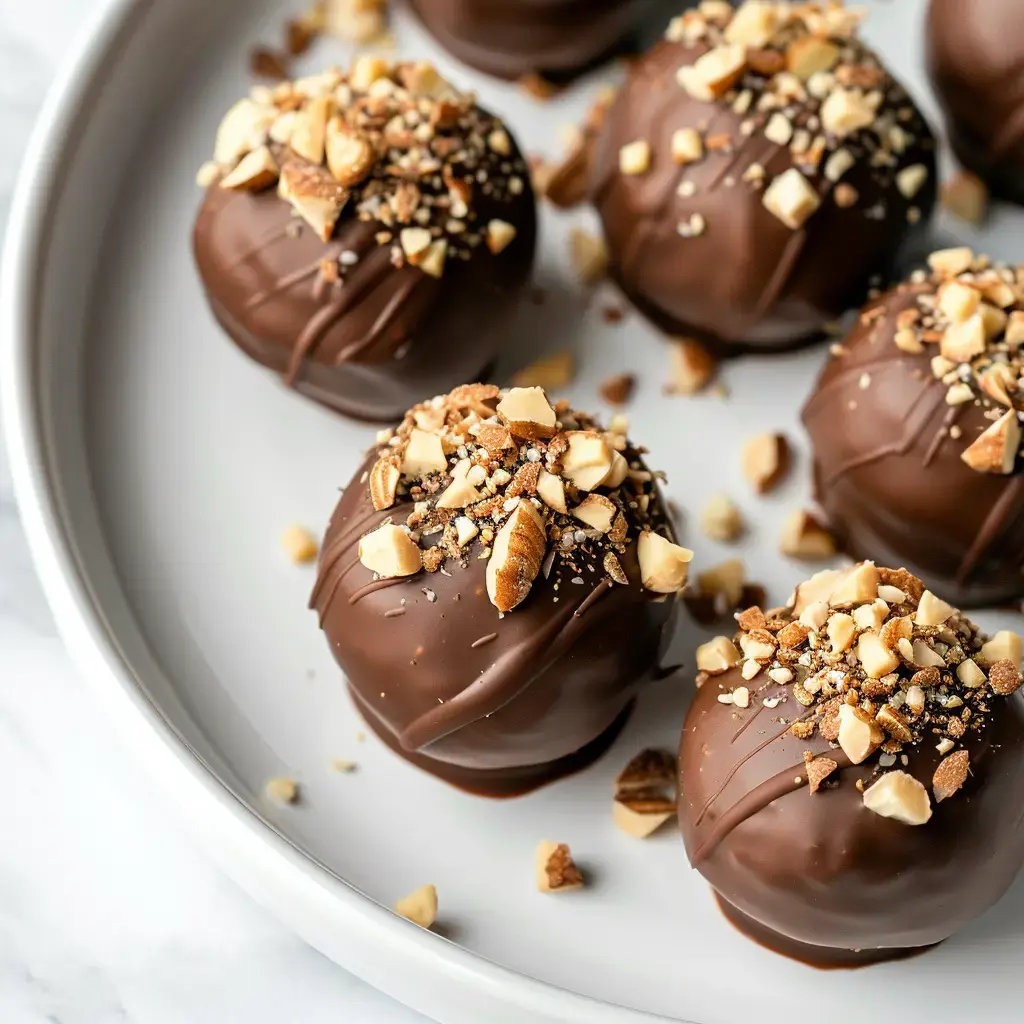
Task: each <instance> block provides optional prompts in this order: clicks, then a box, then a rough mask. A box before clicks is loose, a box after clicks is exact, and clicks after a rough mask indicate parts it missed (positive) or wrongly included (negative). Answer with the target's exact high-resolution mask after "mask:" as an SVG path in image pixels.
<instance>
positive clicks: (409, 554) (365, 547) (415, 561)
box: [359, 523, 423, 579]
mask: <svg viewBox="0 0 1024 1024" xmlns="http://www.w3.org/2000/svg"><path fill="white" fill-rule="evenodd" d="M359 561H360V562H362V564H363V565H364V566H366V568H367V569H369V570H370V571H371V572H374V573H376V574H377V575H378V576H380V577H381V578H382V579H390V578H392V577H397V576H415V575H416V573H418V572H419V571H420V569H422V568H423V563H422V562H421V560H420V549H419V548H418V547H417V546H416V542H415V541H414V540H413V539H412V538H411V537H410V536H409V535H408V534H407V533H406V532H405V531H404V530H403V529H402V528H401V527H399V526H395V525H394V524H392V523H385V524H384V525H383V526H379V527H377V529H376V530H373V531H372V532H371V533H368V534H366V535H365V536H364V537H361V538H360V539H359Z"/></svg>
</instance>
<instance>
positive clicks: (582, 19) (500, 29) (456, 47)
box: [411, 0, 652, 80]
mask: <svg viewBox="0 0 1024 1024" xmlns="http://www.w3.org/2000/svg"><path fill="white" fill-rule="evenodd" d="M411 3H412V8H413V10H414V11H415V12H416V13H417V14H418V15H419V17H420V20H421V21H422V22H423V24H424V26H425V27H426V29H427V30H428V31H429V32H430V33H431V34H432V35H433V36H434V37H435V38H436V39H437V41H438V42H439V43H440V44H441V45H442V46H443V47H444V48H445V49H446V50H448V52H449V53H451V54H452V55H454V56H455V57H457V58H458V59H459V60H461V61H463V62H464V63H466V64H469V65H470V66H471V67H474V68H477V69H479V70H480V71H484V72H486V73H487V74H489V75H496V76H497V77H499V78H508V79H516V78H521V77H524V76H526V75H531V74H541V75H543V76H544V77H545V78H549V79H556V80H558V79H565V78H568V77H571V76H573V75H575V74H578V73H579V72H581V71H585V70H586V69H587V68H589V67H591V66H593V65H594V64H596V63H598V62H599V61H600V60H601V59H602V58H605V57H609V56H611V55H612V54H613V53H614V52H616V51H617V50H621V49H622V48H623V47H624V46H625V45H626V44H627V42H628V41H629V40H630V39H631V37H632V36H633V33H634V30H635V29H636V26H637V23H638V22H639V21H640V20H641V18H642V17H643V15H644V13H645V12H646V11H649V10H650V8H651V6H652V4H651V0H411Z"/></svg>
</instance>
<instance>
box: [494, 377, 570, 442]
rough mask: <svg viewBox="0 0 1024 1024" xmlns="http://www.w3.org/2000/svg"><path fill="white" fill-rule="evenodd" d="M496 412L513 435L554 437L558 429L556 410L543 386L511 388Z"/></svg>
mask: <svg viewBox="0 0 1024 1024" xmlns="http://www.w3.org/2000/svg"><path fill="white" fill-rule="evenodd" d="M495 412H497V414H498V417H499V419H500V420H501V421H502V423H504V424H505V425H506V426H507V427H508V429H509V432H510V433H511V434H512V435H513V437H526V438H531V439H536V438H546V437H553V436H554V434H555V430H556V429H557V417H556V416H555V410H554V409H553V408H552V407H551V403H550V402H549V401H548V399H547V395H545V394H544V389H543V388H539V387H532V388H510V389H509V391H507V392H506V394H505V397H504V398H502V400H501V401H500V402H499V403H498V405H497V408H496V409H495Z"/></svg>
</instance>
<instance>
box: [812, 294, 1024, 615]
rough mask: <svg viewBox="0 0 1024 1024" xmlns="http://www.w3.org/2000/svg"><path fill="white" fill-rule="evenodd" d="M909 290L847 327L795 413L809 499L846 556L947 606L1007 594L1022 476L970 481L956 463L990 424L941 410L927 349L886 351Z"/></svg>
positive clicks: (1023, 523) (1011, 592)
mask: <svg viewBox="0 0 1024 1024" xmlns="http://www.w3.org/2000/svg"><path fill="white" fill-rule="evenodd" d="M917 294H918V290H915V288H914V287H913V286H910V285H906V284H905V285H901V286H899V287H898V288H896V289H894V290H893V291H891V292H890V293H889V294H888V295H887V296H886V297H885V298H884V299H883V300H882V301H881V308H882V309H883V310H884V314H883V315H882V316H880V317H878V318H877V319H875V320H874V321H873V322H871V323H865V322H864V319H863V318H862V319H861V321H860V322H858V324H857V326H856V327H855V328H854V329H853V331H852V332H851V334H850V335H849V337H848V338H846V339H845V340H844V341H843V343H842V350H843V351H842V354H840V355H838V356H835V357H833V358H832V359H830V360H829V362H828V364H827V365H826V367H825V369H824V371H823V372H822V375H821V378H820V380H819V381H818V383H817V386H816V387H815V389H814V392H813V394H812V395H811V397H810V399H809V400H808V402H807V405H806V406H805V408H804V411H803V421H804V426H805V427H806V428H807V432H808V434H809V435H810V438H811V444H812V446H813V449H814V479H815V487H816V497H817V500H818V503H819V505H820V506H821V508H822V510H823V511H824V513H825V516H826V518H827V519H828V524H829V526H830V528H831V529H832V530H833V532H834V533H835V534H836V536H837V539H838V540H839V542H840V544H841V546H842V547H843V548H844V549H845V550H846V551H847V552H848V553H849V554H851V555H852V556H853V557H854V558H855V559H862V558H870V559H873V560H874V561H876V562H878V563H879V564H885V565H905V566H906V567H907V568H908V569H910V571H911V572H912V573H914V574H915V575H916V576H919V577H920V578H921V579H922V580H924V582H925V583H926V584H927V585H928V586H929V588H931V589H932V590H933V591H934V592H935V593H937V594H940V595H942V597H943V598H945V599H946V600H948V601H951V602H952V603H953V604H955V605H957V606H958V607H976V606H979V605H991V604H998V603H1000V602H1002V601H1007V600H1012V599H1015V598H1019V597H1020V596H1021V595H1024V571H1022V568H1024V476H1022V475H1021V474H1020V473H1019V472H1018V473H1015V474H1012V475H1009V476H1000V475H996V474H986V473H979V472H977V471H975V470H973V469H971V468H970V466H968V465H967V464H966V463H964V462H963V461H962V459H961V458H960V456H961V453H962V452H963V450H964V449H965V448H966V447H967V446H968V445H969V444H970V443H971V442H972V441H973V440H974V439H975V438H976V437H977V436H978V434H980V433H981V432H982V431H983V430H984V429H985V428H986V427H988V426H990V425H991V422H992V421H991V420H989V419H986V418H985V415H984V410H983V409H982V407H980V406H978V405H976V404H974V403H971V402H968V403H966V404H964V405H959V406H952V407H951V406H949V405H947V404H946V390H947V389H946V386H945V385H944V384H942V383H941V382H940V381H937V380H935V379H934V377H933V375H932V371H931V367H930V363H929V361H930V359H931V357H932V356H933V355H935V354H936V353H937V347H936V346H931V345H928V346H925V352H923V353H922V354H921V355H910V354H907V353H905V352H902V351H901V350H900V349H898V348H897V347H896V345H895V344H894V343H893V336H894V334H895V332H896V317H897V316H898V315H899V314H900V312H901V311H902V310H905V309H910V308H913V307H914V306H915V305H916V295H917ZM865 373H867V374H868V375H869V378H870V385H869V386H868V387H867V388H866V389H862V388H861V386H860V381H861V378H862V376H863V374H865ZM954 423H955V425H956V426H958V427H959V428H960V431H961V436H960V437H959V438H957V439H954V438H952V437H950V436H949V435H948V433H947V431H948V428H949V427H950V426H952V425H953V424H954Z"/></svg>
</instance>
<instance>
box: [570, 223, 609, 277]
mask: <svg viewBox="0 0 1024 1024" xmlns="http://www.w3.org/2000/svg"><path fill="white" fill-rule="evenodd" d="M569 260H570V262H571V263H572V268H573V271H574V272H575V274H576V277H577V279H578V280H579V281H580V283H581V284H596V283H597V282H598V281H600V280H602V279H603V278H604V277H606V276H607V274H608V262H609V255H608V246H607V245H606V244H605V241H604V239H603V238H601V237H600V236H599V235H594V234H591V232H589V231H584V230H583V229H582V228H573V229H572V231H570V232H569Z"/></svg>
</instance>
